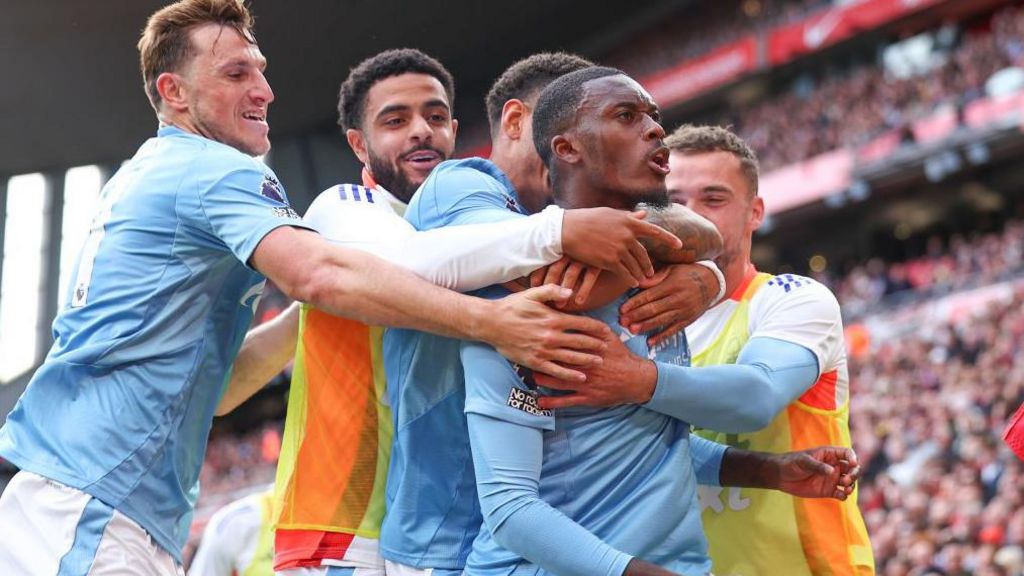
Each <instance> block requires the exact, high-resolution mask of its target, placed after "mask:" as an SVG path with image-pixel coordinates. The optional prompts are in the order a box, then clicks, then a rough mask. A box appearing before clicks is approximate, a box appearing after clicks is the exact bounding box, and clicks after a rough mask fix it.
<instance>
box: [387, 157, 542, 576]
mask: <svg viewBox="0 0 1024 576" xmlns="http://www.w3.org/2000/svg"><path fill="white" fill-rule="evenodd" d="M524 217H525V214H524V213H523V212H522V211H521V210H520V208H519V203H518V198H517V197H516V193H515V190H514V189H513V188H512V184H511V182H509V180H508V178H507V177H506V176H505V174H504V173H502V172H501V170H500V169H498V167H497V166H495V165H494V164H493V163H491V162H489V161H487V160H483V159H480V158H470V159H466V160H450V161H447V162H443V163H441V164H439V165H438V166H437V167H436V168H434V170H433V172H431V174H430V176H429V177H428V178H427V180H426V181H425V182H424V183H423V185H422V186H421V187H420V189H419V190H418V191H417V192H416V195H415V196H413V198H412V201H411V202H410V203H409V208H408V209H407V210H406V212H405V218H406V219H407V220H408V221H409V222H410V223H412V225H413V226H415V227H416V229H418V230H431V229H434V228H441V227H444V226H449V225H458V224H477V223H489V222H499V221H502V220H506V219H509V218H524ZM459 346H460V341H459V340H454V339H451V338H443V337H440V336H435V335H432V334H427V333H424V332H417V331H414V330H399V329H389V330H388V331H387V332H386V333H385V335H384V367H385V368H384V371H385V374H386V375H387V381H388V386H387V388H388V399H389V401H390V403H391V409H392V413H393V415H394V424H395V442H394V445H393V447H392V451H391V465H390V468H389V469H388V481H387V491H386V499H387V512H386V514H385V516H384V523H383V526H382V528H381V538H380V544H381V553H382V554H383V556H384V557H385V558H387V559H389V560H392V561H395V562H400V563H402V564H407V565H410V566H416V567H421V568H444V569H460V568H462V567H463V566H464V564H465V560H466V557H467V556H468V555H469V551H470V548H471V546H472V542H473V538H474V537H475V536H476V532H477V529H478V528H479V525H480V522H481V517H480V505H479V502H478V501H477V497H476V479H475V476H474V473H473V461H472V455H471V454H470V448H469V437H468V435H467V432H466V419H465V416H464V415H463V407H464V402H465V386H464V382H463V373H462V363H461V361H460V360H459Z"/></svg>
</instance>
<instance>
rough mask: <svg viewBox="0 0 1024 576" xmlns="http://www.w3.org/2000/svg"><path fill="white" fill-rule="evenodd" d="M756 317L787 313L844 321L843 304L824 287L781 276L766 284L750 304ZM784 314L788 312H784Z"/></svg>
mask: <svg viewBox="0 0 1024 576" xmlns="http://www.w3.org/2000/svg"><path fill="white" fill-rule="evenodd" d="M750 307H751V311H752V312H753V314H752V315H754V316H757V315H758V312H760V313H762V314H772V313H773V312H775V313H786V314H796V315H798V316H801V317H815V318H818V319H822V320H824V319H836V320H838V319H839V318H840V317H841V312H840V309H839V301H838V300H836V297H835V295H834V294H832V291H831V290H829V289H828V287H826V286H825V285H824V284H822V283H821V282H818V281H817V280H814V279H813V278H808V277H806V276H800V275H798V274H779V275H778V276H773V277H771V278H769V279H768V281H767V282H765V283H764V285H763V286H761V288H760V289H759V290H758V291H757V293H756V294H754V297H753V298H752V299H751V302H750ZM783 311H784V312H783Z"/></svg>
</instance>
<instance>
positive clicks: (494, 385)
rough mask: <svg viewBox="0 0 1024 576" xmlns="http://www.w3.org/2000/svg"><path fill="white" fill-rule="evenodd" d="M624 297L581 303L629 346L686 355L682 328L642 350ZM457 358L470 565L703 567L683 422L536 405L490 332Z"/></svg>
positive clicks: (493, 574)
mask: <svg viewBox="0 0 1024 576" xmlns="http://www.w3.org/2000/svg"><path fill="white" fill-rule="evenodd" d="M504 294H506V292H505V291H504V289H502V288H500V287H498V288H492V289H491V293H490V294H489V295H490V296H491V297H500V296H503V295H504ZM625 300H626V297H625V296H623V297H621V298H620V299H618V300H617V301H615V302H613V303H611V304H609V305H607V306H604V307H602V308H601V309H599V310H597V311H595V312H593V313H590V314H589V315H591V316H593V317H594V318H597V319H599V320H601V321H603V322H605V323H606V324H608V325H609V326H610V327H611V328H612V330H613V332H614V333H615V334H616V335H618V336H619V337H620V338H621V340H622V341H623V342H624V343H625V345H626V346H627V347H628V348H629V349H630V350H631V351H632V352H633V353H635V354H637V355H639V356H641V357H647V358H650V359H652V360H656V361H658V362H664V363H668V364H673V365H680V366H685V365H688V364H689V351H688V348H687V345H686V337H685V335H684V334H683V333H679V334H677V335H675V336H673V337H672V338H671V339H669V340H668V341H666V342H665V343H663V344H660V345H659V346H658V348H657V349H655V350H650V349H648V346H647V335H646V334H639V335H633V334H630V333H629V332H628V331H627V330H626V329H625V328H623V327H622V326H620V325H619V323H618V316H619V307H620V306H621V305H622V303H623V302H625ZM462 360H463V369H464V371H465V376H466V413H467V417H468V425H469V434H470V439H471V442H472V446H473V456H474V459H475V463H476V474H477V479H478V491H479V493H480V498H481V502H482V504H483V515H484V518H485V519H486V522H485V524H484V526H483V528H482V529H481V531H480V534H479V536H478V537H477V539H476V541H475V543H474V545H473V551H472V553H471V554H470V556H469V560H468V564H467V569H468V572H469V573H471V574H479V575H486V576H497V575H508V574H562V575H564V576H572V575H580V576H583V575H587V576H590V575H601V574H607V575H609V576H618V575H620V574H622V573H623V571H624V570H625V567H626V564H627V563H628V561H629V559H630V558H631V557H638V558H641V559H643V560H646V561H648V562H654V563H656V564H659V565H661V566H663V567H665V568H667V569H669V570H671V571H672V572H675V573H679V574H686V575H700V576H703V575H705V574H707V573H708V571H709V570H710V569H711V562H710V560H709V559H708V556H707V543H706V541H705V539H704V532H703V528H702V525H701V519H700V508H699V507H698V506H697V492H696V484H697V482H696V476H695V474H694V464H693V461H692V460H691V446H690V435H689V430H690V425H689V424H688V423H686V422H684V421H682V420H678V419H675V418H673V417H671V416H666V415H664V414H661V413H659V412H655V411H653V410H651V409H649V408H646V407H644V406H640V405H635V404H632V405H624V406H617V407H613V408H604V409H593V408H569V409H561V410H558V411H555V412H552V411H550V410H541V409H539V408H538V406H537V403H536V397H537V390H536V386H535V385H534V384H533V382H532V377H531V375H530V373H529V371H526V370H523V369H517V368H516V367H515V366H513V365H512V364H510V363H509V362H508V361H507V360H505V359H503V358H502V357H501V356H500V355H499V354H498V353H497V352H496V351H495V350H494V349H493V348H491V347H490V346H488V345H487V344H483V343H479V342H466V343H464V344H463V350H462ZM584 385H585V384H584ZM720 450H721V452H724V447H721V448H720ZM718 459H719V460H720V454H719V458H718ZM698 460H702V461H706V458H703V457H702V458H699V459H698Z"/></svg>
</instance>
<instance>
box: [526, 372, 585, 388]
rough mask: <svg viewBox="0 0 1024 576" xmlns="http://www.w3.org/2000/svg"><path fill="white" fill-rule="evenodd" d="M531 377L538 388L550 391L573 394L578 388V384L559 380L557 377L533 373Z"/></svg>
mask: <svg viewBox="0 0 1024 576" xmlns="http://www.w3.org/2000/svg"><path fill="white" fill-rule="evenodd" d="M533 377H534V380H535V381H536V382H537V385H538V386H543V387H545V388H549V389H551V390H562V391H566V392H575V391H576V390H577V389H578V388H579V383H578V382H574V381H571V380H568V379H559V378H558V377H554V376H551V375H548V374H538V373H535V374H534V375H533Z"/></svg>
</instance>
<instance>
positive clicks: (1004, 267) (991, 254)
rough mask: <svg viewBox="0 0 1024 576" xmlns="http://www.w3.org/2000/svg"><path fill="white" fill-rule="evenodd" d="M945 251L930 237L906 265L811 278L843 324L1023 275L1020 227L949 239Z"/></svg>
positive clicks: (1023, 230) (873, 263) (877, 262)
mask: <svg viewBox="0 0 1024 576" xmlns="http://www.w3.org/2000/svg"><path fill="white" fill-rule="evenodd" d="M948 244H949V246H948V251H944V250H943V242H942V240H941V239H940V238H938V237H933V238H930V239H929V241H928V247H927V249H926V251H925V254H924V255H923V256H921V257H919V258H914V259H911V260H908V261H906V262H896V263H890V264H886V263H884V262H883V261H882V260H881V259H879V258H872V259H871V260H869V261H868V262H867V263H866V264H863V265H859V266H855V267H854V268H853V269H852V270H851V271H850V272H849V273H848V274H847V275H846V276H845V277H844V278H841V279H838V280H837V279H834V278H832V277H830V276H828V275H826V274H818V275H815V278H816V279H817V280H819V281H821V282H823V283H825V284H826V285H828V286H829V287H830V288H831V289H832V291H833V292H835V294H836V297H837V298H838V299H839V302H840V304H841V305H842V308H843V314H844V316H845V317H846V318H847V319H856V318H860V317H862V316H864V315H865V314H868V313H871V312H876V311H878V309H879V307H880V305H887V306H888V307H892V306H894V305H901V304H905V303H908V302H910V301H911V300H913V301H915V302H921V300H922V298H925V297H930V296H937V295H941V294H948V293H950V292H953V291H956V290H963V289H965V288H971V287H976V286H984V285H987V284H992V283H994V282H997V281H1000V280H1006V279H1009V278H1013V277H1016V276H1019V275H1021V273H1022V272H1024V223H1022V222H1020V221H1010V222H1009V223H1007V225H1006V227H1005V228H1004V229H1003V231H1002V232H1001V233H991V234H979V235H976V236H974V237H972V238H971V239H966V238H964V237H963V236H961V235H954V236H952V237H951V238H950V239H949V242H948Z"/></svg>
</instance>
